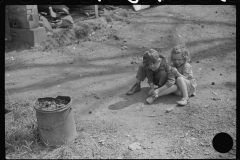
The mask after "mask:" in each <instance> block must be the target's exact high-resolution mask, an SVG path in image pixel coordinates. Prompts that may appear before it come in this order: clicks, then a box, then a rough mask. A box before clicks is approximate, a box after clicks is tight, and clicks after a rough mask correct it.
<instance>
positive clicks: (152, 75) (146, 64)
mask: <svg viewBox="0 0 240 160" xmlns="http://www.w3.org/2000/svg"><path fill="white" fill-rule="evenodd" d="M169 73H170V74H169ZM146 77H147V79H148V84H149V85H150V90H149V92H148V95H153V94H154V85H157V86H158V87H161V86H163V85H164V84H165V85H166V86H168V87H170V86H172V85H173V84H174V83H175V78H174V75H173V74H172V73H171V70H170V66H169V65H168V63H167V60H166V58H165V57H164V56H163V55H161V54H159V53H158V52H157V51H156V50H154V49H149V50H147V51H146V52H145V53H144V54H143V63H142V64H141V65H140V66H139V68H138V72H137V76H136V79H137V80H136V83H135V84H134V85H133V87H132V88H131V89H130V90H129V91H128V92H127V93H126V94H127V95H132V94H134V93H136V92H138V91H141V86H140V83H141V81H144V79H145V78H146Z"/></svg>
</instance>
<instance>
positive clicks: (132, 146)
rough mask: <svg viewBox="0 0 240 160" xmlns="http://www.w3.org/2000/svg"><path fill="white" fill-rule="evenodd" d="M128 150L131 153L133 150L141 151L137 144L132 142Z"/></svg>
mask: <svg viewBox="0 0 240 160" xmlns="http://www.w3.org/2000/svg"><path fill="white" fill-rule="evenodd" d="M128 149H130V150H131V151H134V150H139V149H142V147H141V145H140V143H139V142H134V143H132V144H130V145H129V146H128Z"/></svg>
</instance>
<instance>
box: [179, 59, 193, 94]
mask: <svg viewBox="0 0 240 160" xmlns="http://www.w3.org/2000/svg"><path fill="white" fill-rule="evenodd" d="M177 70H178V72H179V73H181V74H182V75H184V76H185V77H186V78H187V79H188V80H189V81H190V86H189V88H190V91H188V93H189V95H194V96H195V95H196V87H197V82H196V80H195V78H194V77H193V71H192V66H191V65H190V64H189V63H185V64H184V65H182V66H181V67H178V68H177Z"/></svg>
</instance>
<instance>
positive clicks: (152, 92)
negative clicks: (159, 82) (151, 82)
mask: <svg viewBox="0 0 240 160" xmlns="http://www.w3.org/2000/svg"><path fill="white" fill-rule="evenodd" d="M148 95H149V96H152V95H154V88H153V89H150V91H149V92H148Z"/></svg>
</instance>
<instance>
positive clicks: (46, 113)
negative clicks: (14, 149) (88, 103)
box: [34, 96, 77, 147]
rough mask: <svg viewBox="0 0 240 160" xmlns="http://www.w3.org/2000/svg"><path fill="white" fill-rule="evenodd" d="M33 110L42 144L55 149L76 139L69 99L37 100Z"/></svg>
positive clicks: (59, 97)
mask: <svg viewBox="0 0 240 160" xmlns="http://www.w3.org/2000/svg"><path fill="white" fill-rule="evenodd" d="M34 108H35V110H36V116H37V123H38V131H39V134H40V139H41V141H42V142H43V143H44V144H46V145H48V146H50V147H57V146H61V145H64V144H67V143H69V142H72V141H73V140H74V139H75V138H76V136H77V131H76V124H75V120H74V116H73V112H72V108H71V98H70V97H68V96H58V97H56V98H52V97H45V98H38V99H37V100H36V102H35V105H34Z"/></svg>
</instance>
